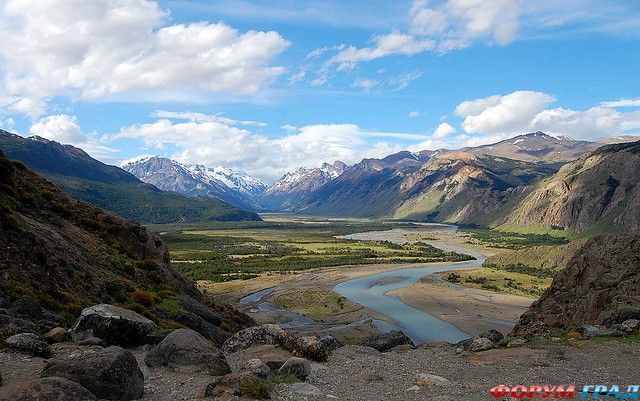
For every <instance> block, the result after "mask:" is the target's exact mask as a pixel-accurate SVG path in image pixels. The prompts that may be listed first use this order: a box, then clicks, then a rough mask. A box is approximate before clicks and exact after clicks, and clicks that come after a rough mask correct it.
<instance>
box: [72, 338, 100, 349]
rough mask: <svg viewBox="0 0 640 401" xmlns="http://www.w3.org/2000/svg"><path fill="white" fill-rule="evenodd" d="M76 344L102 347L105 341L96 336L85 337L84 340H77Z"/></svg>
mask: <svg viewBox="0 0 640 401" xmlns="http://www.w3.org/2000/svg"><path fill="white" fill-rule="evenodd" d="M78 345H84V346H87V347H94V346H98V347H104V346H105V342H104V341H102V340H101V339H100V338H98V337H87V338H85V339H84V340H80V341H78Z"/></svg>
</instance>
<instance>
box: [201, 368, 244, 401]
mask: <svg viewBox="0 0 640 401" xmlns="http://www.w3.org/2000/svg"><path fill="white" fill-rule="evenodd" d="M248 380H251V376H250V375H248V374H247V373H244V372H238V373H229V374H227V375H224V376H218V377H216V378H215V379H214V380H213V382H211V383H209V384H207V386H206V387H205V388H204V390H202V391H201V392H200V394H199V395H200V398H210V397H216V399H218V398H217V397H220V396H223V395H225V394H226V395H232V396H236V395H240V385H241V384H242V383H245V382H247V381H248Z"/></svg>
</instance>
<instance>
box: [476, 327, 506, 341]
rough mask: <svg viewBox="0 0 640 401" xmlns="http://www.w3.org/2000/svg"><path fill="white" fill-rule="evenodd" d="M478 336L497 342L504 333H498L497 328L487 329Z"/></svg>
mask: <svg viewBox="0 0 640 401" xmlns="http://www.w3.org/2000/svg"><path fill="white" fill-rule="evenodd" d="M478 337H482V338H488V339H489V340H491V342H492V343H494V344H498V343H500V341H502V339H503V338H504V335H503V334H502V333H500V332H499V331H498V330H494V329H491V330H487V331H485V332H484V333H480V335H479V336H478Z"/></svg>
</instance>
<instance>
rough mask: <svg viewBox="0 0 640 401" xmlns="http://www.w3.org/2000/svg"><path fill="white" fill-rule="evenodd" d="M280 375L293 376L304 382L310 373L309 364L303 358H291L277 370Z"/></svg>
mask: <svg viewBox="0 0 640 401" xmlns="http://www.w3.org/2000/svg"><path fill="white" fill-rule="evenodd" d="M279 371H280V372H282V373H289V374H292V375H294V376H295V377H296V378H297V379H298V380H305V379H306V378H307V376H309V374H310V373H311V364H310V363H309V361H308V360H306V359H304V358H298V357H297V356H292V357H291V358H289V359H287V361H286V362H285V363H284V365H282V367H280V369H279Z"/></svg>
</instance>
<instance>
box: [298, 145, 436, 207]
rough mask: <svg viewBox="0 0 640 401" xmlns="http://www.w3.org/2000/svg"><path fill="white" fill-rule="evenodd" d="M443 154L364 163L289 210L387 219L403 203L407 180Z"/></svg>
mask: <svg viewBox="0 0 640 401" xmlns="http://www.w3.org/2000/svg"><path fill="white" fill-rule="evenodd" d="M440 152H441V151H424V152H420V153H411V152H400V153H396V154H393V155H390V156H387V157H385V158H383V159H364V160H362V161H361V162H360V163H357V164H355V165H353V166H351V167H349V168H347V169H346V170H344V172H343V173H342V174H341V175H339V176H338V177H336V178H334V179H333V180H331V181H329V182H327V183H326V184H324V185H322V186H320V187H318V188H316V189H314V190H313V191H310V192H307V193H304V194H300V195H299V196H298V197H297V199H296V201H295V203H291V204H289V208H290V209H289V210H293V211H298V212H303V213H309V214H322V215H346V216H361V217H372V216H386V215H388V214H389V213H390V212H391V211H392V210H394V208H395V207H396V206H397V205H398V204H399V203H400V201H401V199H400V198H399V196H398V187H399V184H400V182H401V181H402V179H403V177H405V176H406V175H408V174H411V173H412V172H414V171H416V170H418V169H419V168H420V166H421V165H422V164H423V163H425V162H426V161H427V160H429V158H430V157H431V156H432V155H434V154H438V153H440Z"/></svg>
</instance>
